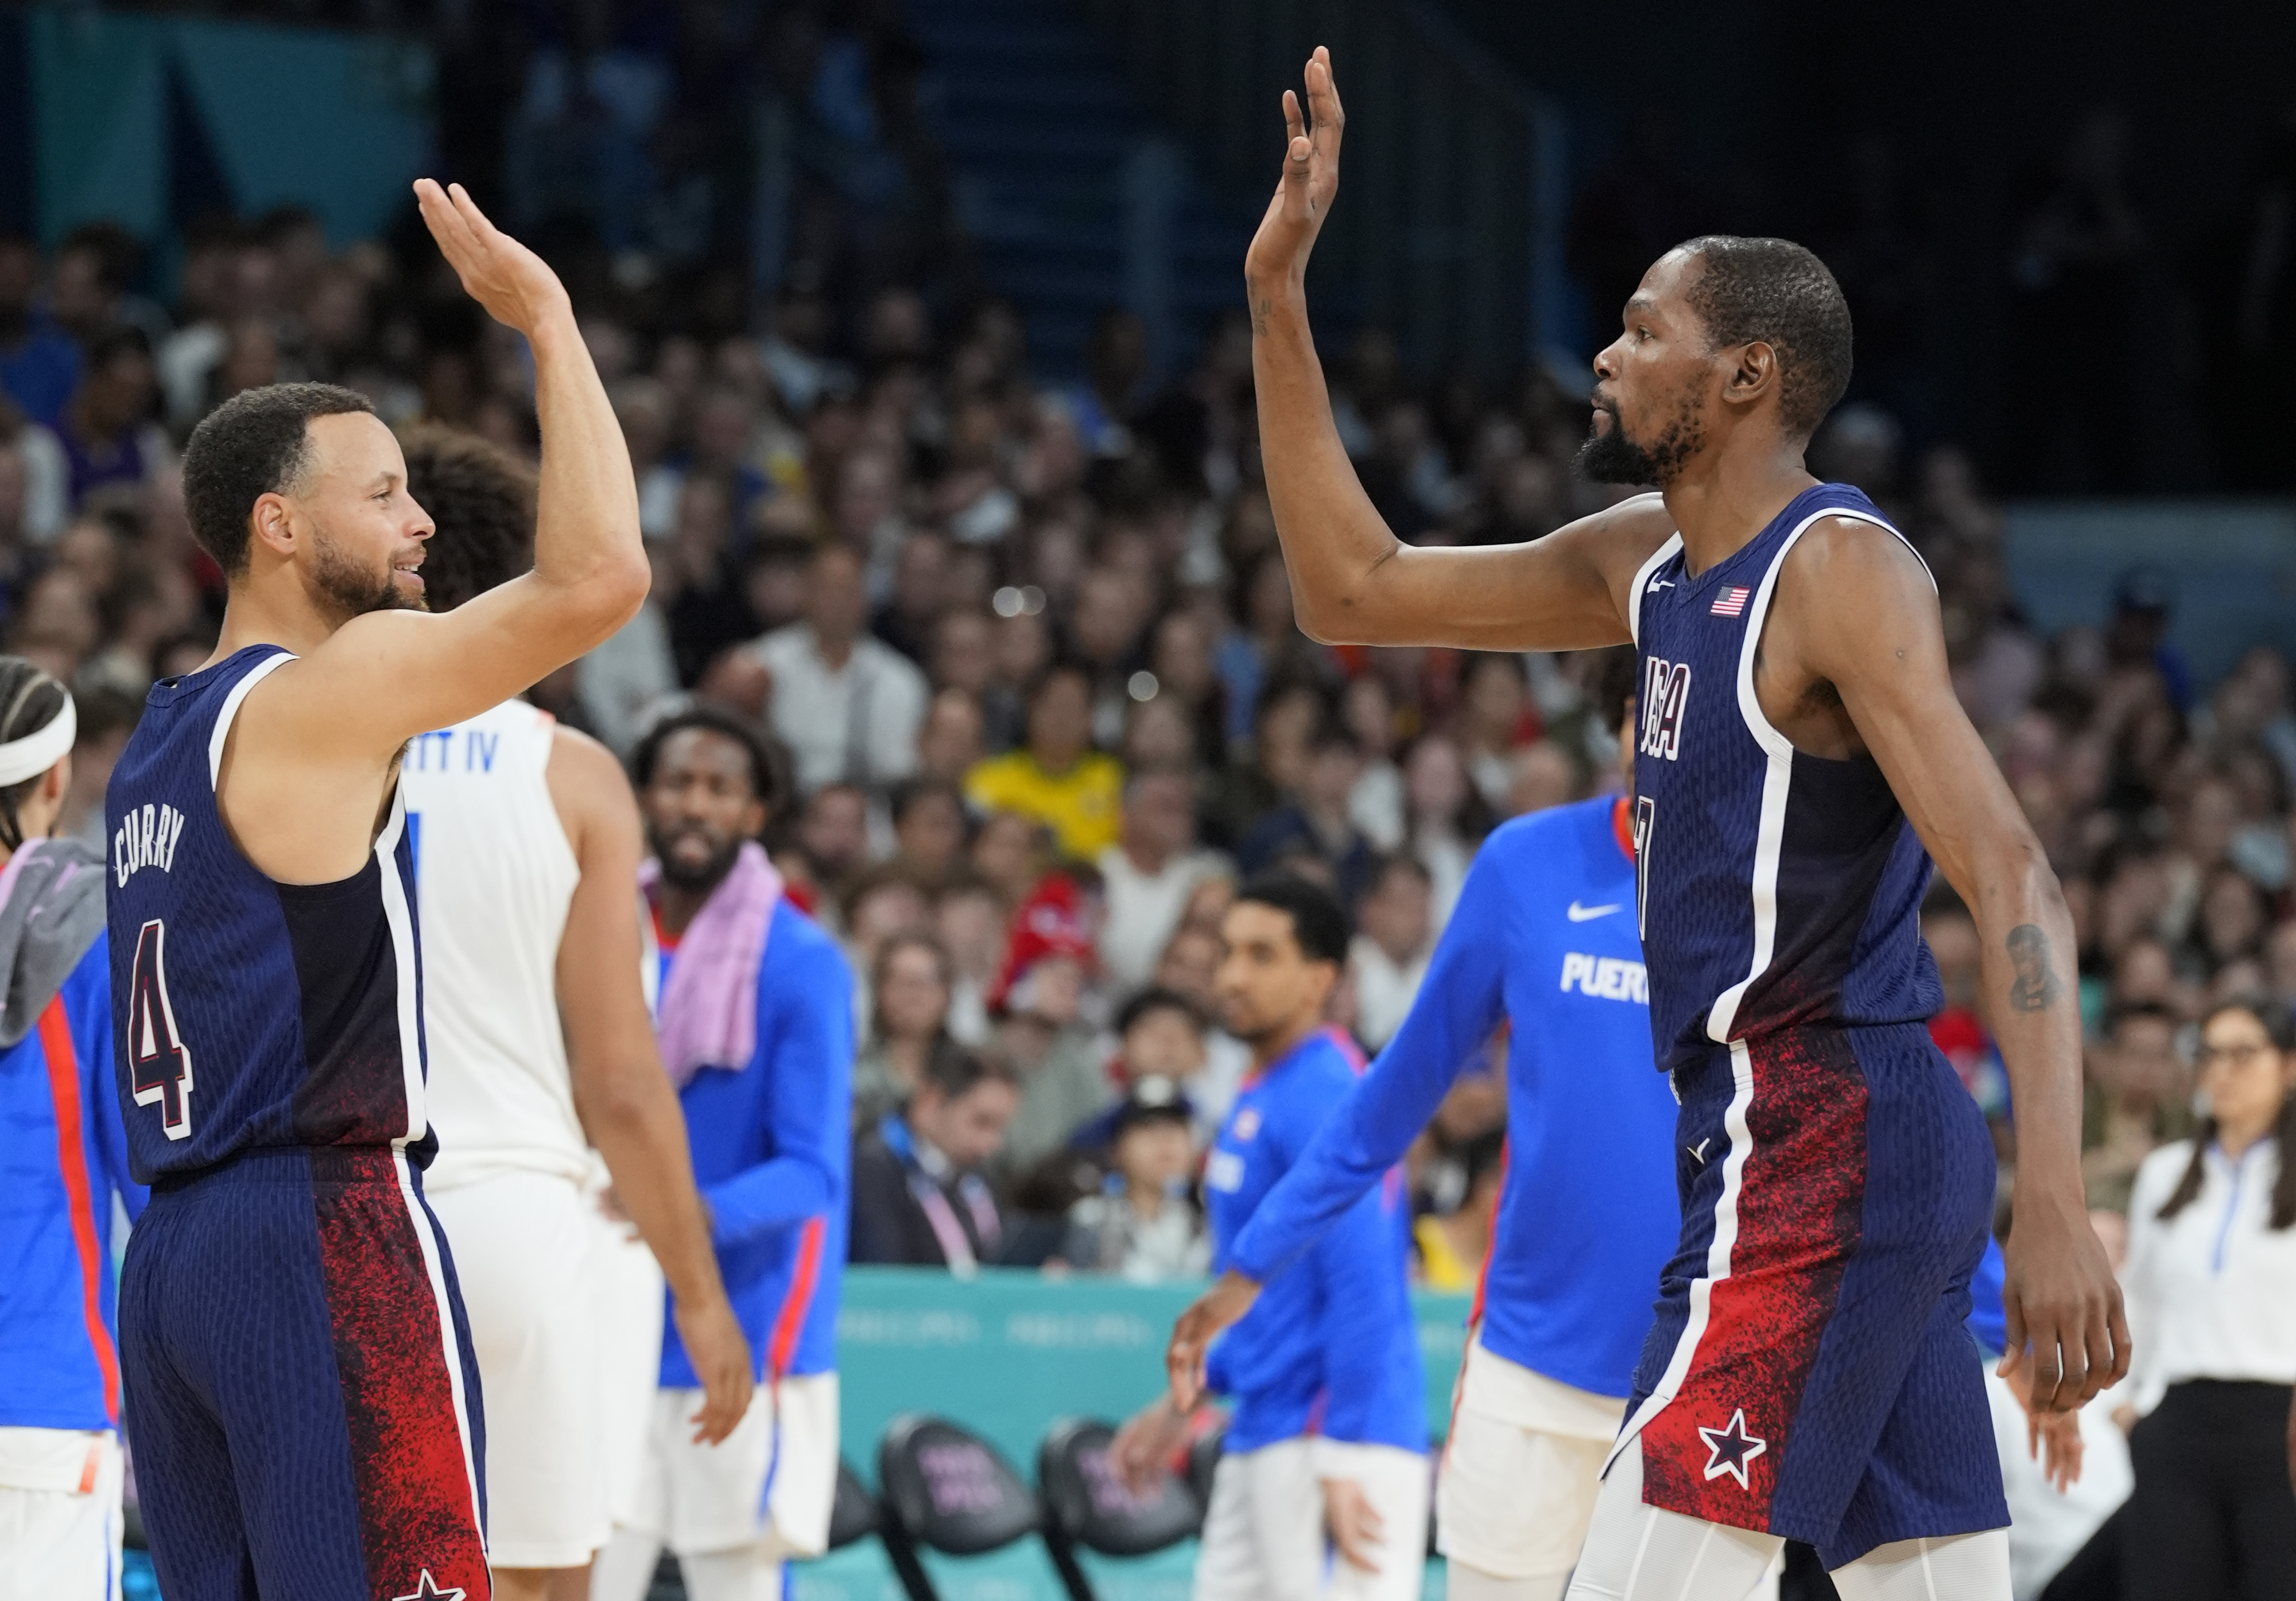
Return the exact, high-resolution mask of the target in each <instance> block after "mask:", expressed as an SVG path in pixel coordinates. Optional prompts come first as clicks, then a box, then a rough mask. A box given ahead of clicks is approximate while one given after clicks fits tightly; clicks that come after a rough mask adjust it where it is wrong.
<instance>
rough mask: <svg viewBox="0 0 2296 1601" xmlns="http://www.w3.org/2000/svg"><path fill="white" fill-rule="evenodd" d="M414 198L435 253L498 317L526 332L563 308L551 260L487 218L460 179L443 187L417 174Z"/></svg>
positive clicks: (560, 287) (561, 287) (564, 301)
mask: <svg viewBox="0 0 2296 1601" xmlns="http://www.w3.org/2000/svg"><path fill="white" fill-rule="evenodd" d="M414 198H415V200H416V202H417V203H418V204H419V205H421V207H422V220H423V222H424V223H426V224H428V225H430V237H431V238H433V239H435V240H437V241H439V253H440V254H442V255H444V256H445V257H447V262H448V263H449V265H452V266H453V267H454V269H455V275H456V276H458V277H460V278H461V279H462V281H463V289H464V290H467V291H468V292H469V294H470V297H471V299H473V300H476V301H477V302H478V303H479V304H480V305H481V306H485V307H486V308H487V312H488V314H489V315H490V316H492V317H493V318H494V319H495V321H496V322H497V323H504V324H506V325H507V326H509V327H512V328H515V329H517V330H518V331H520V332H521V333H526V334H530V333H532V332H533V331H534V330H535V328H536V326H537V324H538V323H541V322H542V320H543V319H544V318H545V317H547V316H549V315H551V314H553V313H557V312H562V311H564V310H565V309H566V307H567V299H566V288H565V286H564V285H563V284H562V283H560V282H558V274H555V273H553V272H552V271H551V270H550V267H549V264H547V263H546V262H545V261H544V260H543V259H542V257H539V256H537V255H536V254H535V253H534V252H533V251H532V250H529V249H527V248H526V247H525V246H524V245H522V244H521V243H519V242H518V241H516V240H514V239H512V237H511V236H510V235H509V234H507V233H504V232H503V231H502V230H501V229H499V228H497V227H496V226H495V225H494V224H492V223H491V222H489V221H488V220H487V214H486V213H485V212H483V211H481V210H480V209H479V207H478V202H477V201H475V200H471V197H470V194H469V192H468V191H466V190H464V189H463V186H462V185H461V184H453V185H451V186H450V187H448V188H445V189H441V188H440V187H439V185H438V184H437V183H436V182H434V181H433V180H431V179H430V178H418V179H416V180H415V182H414Z"/></svg>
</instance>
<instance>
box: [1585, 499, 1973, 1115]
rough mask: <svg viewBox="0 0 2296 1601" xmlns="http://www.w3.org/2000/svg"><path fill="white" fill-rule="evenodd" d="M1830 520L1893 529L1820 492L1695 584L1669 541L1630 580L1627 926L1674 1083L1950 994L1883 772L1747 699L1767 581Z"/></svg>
mask: <svg viewBox="0 0 2296 1601" xmlns="http://www.w3.org/2000/svg"><path fill="white" fill-rule="evenodd" d="M1826 517H1842V518H1849V519H1853V520H1855V521H1858V522H1867V523H1872V524H1874V526H1876V527H1880V528H1883V529H1887V530H1888V531H1889V532H1890V533H1891V534H1892V535H1896V534H1897V530H1896V529H1895V528H1892V527H1890V524H1889V523H1888V522H1886V521H1884V520H1883V519H1882V515H1881V513H1880V512H1879V511H1876V510H1875V509H1874V503H1873V502H1871V501H1869V500H1867V499H1866V496H1865V495H1864V494H1862V493H1860V492H1859V491H1858V490H1857V489H1854V488H1852V487H1850V486H1848V485H1846V484H1820V485H1817V486H1815V487H1814V488H1810V489H1807V490H1805V491H1803V492H1802V493H1801V494H1799V495H1797V496H1795V497H1794V499H1793V500H1792V502H1789V503H1788V505H1787V506H1786V508H1785V510H1784V511H1781V512H1779V513H1778V515H1777V517H1776V519H1775V520H1773V521H1772V522H1771V523H1770V525H1769V527H1767V528H1765V529H1763V530H1762V532H1761V533H1760V534H1759V535H1756V536H1755V538H1754V539H1753V540H1752V541H1751V542H1750V543H1747V544H1746V545H1745V546H1744V547H1743V548H1742V549H1740V550H1738V551H1735V552H1734V553H1733V554H1732V555H1731V556H1729V557H1728V558H1727V559H1726V560H1722V561H1719V562H1717V563H1716V564H1715V565H1714V566H1712V567H1710V568H1708V569H1707V570H1706V571H1704V572H1702V573H1700V574H1699V575H1697V576H1695V577H1693V576H1690V574H1689V573H1688V572H1687V570H1686V569H1685V565H1684V556H1683V546H1682V536H1681V535H1679V534H1677V535H1675V536H1674V537H1672V538H1671V539H1669V540H1668V541H1667V542H1666V543H1664V544H1663V545H1661V546H1660V547H1659V549H1658V551H1657V552H1656V553H1655V554H1653V555H1652V557H1651V559H1650V560H1649V561H1648V562H1647V563H1645V564H1644V567H1643V569H1642V571H1641V572H1639V573H1637V574H1636V577H1635V586H1634V590H1633V592H1632V596H1631V598H1630V600H1629V602H1628V618H1629V623H1630V625H1631V626H1632V628H1633V630H1634V635H1635V645H1636V650H1637V652H1638V653H1639V656H1640V659H1641V678H1640V691H1639V694H1640V700H1639V705H1638V708H1637V709H1638V713H1639V721H1640V731H1639V734H1638V736H1637V739H1636V747H1635V819H1634V829H1635V852H1636V867H1637V883H1636V902H1637V905H1636V915H1637V920H1638V922H1639V924H1640V927H1641V930H1642V939H1643V949H1644V953H1645V957H1644V959H1645V960H1646V961H1647V962H1648V963H1649V970H1650V1001H1651V1033H1652V1040H1653V1042H1654V1043H1655V1045H1656V1047H1657V1052H1658V1066H1660V1067H1661V1069H1664V1070H1667V1071H1669V1072H1671V1071H1673V1070H1675V1069H1677V1068H1680V1067H1684V1066H1689V1065H1691V1064H1693V1063H1694V1062H1697V1061H1699V1060H1701V1059H1702V1058H1703V1057H1704V1055H1705V1054H1706V1053H1707V1052H1708V1051H1710V1050H1712V1048H1713V1047H1714V1046H1715V1045H1717V1044H1720V1043H1726V1042H1729V1041H1734V1040H1744V1039H1753V1038H1759V1037H1760V1036H1762V1035H1764V1034H1767V1033H1775V1032H1777V1031H1779V1030H1783V1029H1792V1028H1800V1027H1802V1026H1806V1025H1840V1026H1851V1025H1877V1024H1892V1023H1910V1022H1917V1021H1920V1020H1922V1019H1923V1018H1926V1017H1929V1016H1931V1014H1932V1013H1933V1012H1935V1011H1936V1010H1937V1009H1938V1007H1939V1003H1940V1001H1941V1000H1942V998H1943V997H1942V993H1941V992H1940V990H1939V984H1938V976H1937V966H1936V964H1935V962H1933V961H1932V960H1931V957H1930V953H1929V949H1928V947H1927V946H1925V945H1924V944H1923V943H1922V937H1921V930H1920V923H1919V913H1920V909H1921V902H1922V894H1923V890H1924V889H1926V888H1927V886H1928V884H1929V877H1930V860H1929V855H1928V854H1927V852H1925V851H1924V850H1923V847H1922V843H1921V841H1920V840H1919V839H1918V838H1917V837H1915V834H1914V830H1913V827H1912V825H1911V824H1910V823H1909V822H1907V820H1906V814H1905V811H1904V808H1902V807H1901V806H1899V805H1898V797H1897V796H1896V795H1895V794H1894V793H1892V792H1891V790H1890V784H1889V780H1887V779H1885V778H1884V777H1883V776H1882V770H1881V767H1880V766H1879V764H1876V763H1875V762H1874V759H1873V758H1872V757H1871V756H1858V757H1856V758H1854V759H1852V760H1849V761H1833V760H1828V759H1826V758H1824V757H1820V756H1810V755H1808V754H1807V753H1805V752H1802V751H1798V750H1796V749H1795V748H1794V747H1793V746H1792V744H1791V743H1790V742H1789V741H1788V740H1787V739H1786V738H1785V736H1784V735H1783V734H1781V733H1780V732H1779V731H1777V730H1776V729H1775V728H1774V727H1772V726H1771V725H1770V723H1769V720H1768V719H1767V717H1765V716H1764V715H1762V708H1761V706H1760V703H1759V700H1758V699H1757V698H1756V697H1755V693H1754V654H1755V648H1756V646H1757V645H1758V643H1759V641H1760V639H1761V634H1762V619H1763V618H1764V617H1766V616H1767V614H1768V610H1769V605H1770V597H1771V596H1772V594H1773V593H1775V591H1776V588H1777V580H1778V568H1779V567H1780V565H1781V564H1782V563H1783V562H1784V560H1785V556H1786V552H1787V551H1791V550H1792V548H1793V546H1794V543H1795V541H1797V540H1799V539H1800V537H1801V535H1802V534H1803V532H1804V531H1805V530H1807V529H1808V527H1809V526H1810V525H1811V524H1812V523H1814V522H1816V521H1817V520H1818V519H1821V518H1826ZM1899 537H1902V535H1899Z"/></svg>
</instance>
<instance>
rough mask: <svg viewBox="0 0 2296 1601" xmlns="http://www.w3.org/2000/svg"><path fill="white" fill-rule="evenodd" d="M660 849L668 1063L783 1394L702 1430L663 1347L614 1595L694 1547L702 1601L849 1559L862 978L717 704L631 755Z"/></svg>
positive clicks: (657, 956) (750, 1313) (747, 739)
mask: <svg viewBox="0 0 2296 1601" xmlns="http://www.w3.org/2000/svg"><path fill="white" fill-rule="evenodd" d="M630 765H631V770H632V772H633V773H634V775H635V778H636V780H637V788H638V802H639V805H640V806H641V807H642V808H643V809H644V813H645V821H646V837H647V843H648V844H649V845H651V846H652V851H653V854H652V857H651V859H649V860H648V862H646V864H645V867H644V871H643V875H642V878H641V883H642V884H643V886H644V893H645V895H646V902H647V905H648V907H649V909H650V911H651V914H652V919H651V927H652V934H653V935H654V942H653V943H654V950H653V951H652V952H650V953H649V954H650V955H651V956H652V966H653V968H654V970H655V971H656V973H657V974H658V975H659V984H660V987H659V991H658V996H657V1001H656V1016H657V1018H658V1020H659V1032H660V1038H661V1058H662V1065H663V1066H665V1067H666V1068H668V1071H669V1076H670V1082H673V1083H675V1084H676V1085H677V1086H678V1099H679V1101H680V1103H681V1104H682V1105H683V1106H684V1107H685V1127H686V1131H687V1134H688V1136H689V1138H690V1139H692V1141H693V1174H694V1177H695V1178H696V1179H697V1180H699V1181H700V1183H701V1198H702V1200H703V1202H704V1203H705V1204H706V1205H708V1207H709V1221H710V1230H711V1238H712V1240H713V1242H714V1243H715V1245H716V1246H717V1262H718V1267H719V1269H720V1270H721V1271H722V1272H723V1273H724V1274H725V1278H726V1289H727V1291H728V1292H729V1293H730V1294H731V1295H732V1296H733V1300H734V1312H735V1314H736V1315H737V1316H738V1317H739V1318H740V1319H741V1321H742V1332H743V1333H744V1334H746V1335H747V1336H749V1340H750V1346H751V1348H752V1349H753V1350H754V1352H755V1353H756V1360H757V1364H758V1366H757V1373H758V1382H759V1384H760V1385H764V1386H766V1387H765V1389H764V1390H763V1392H762V1393H760V1394H759V1395H758V1399H757V1401H755V1402H753V1403H752V1404H751V1406H750V1410H749V1415H748V1416H747V1417H744V1418H743V1419H742V1425H741V1426H740V1427H739V1428H737V1429H735V1430H734V1433H733V1434H732V1436H731V1437H730V1438H728V1439H727V1440H726V1441H725V1442H724V1443H722V1444H719V1445H715V1446H709V1445H703V1444H701V1443H699V1442H695V1441H694V1440H693V1438H692V1431H691V1430H690V1429H689V1428H688V1427H687V1426H686V1423H685V1420H686V1419H687V1418H688V1417H691V1416H692V1414H693V1409H694V1404H695V1401H696V1399H697V1398H696V1397H695V1395H694V1393H693V1386H694V1383H695V1377H694V1372H693V1360H692V1356H691V1353H689V1352H687V1350H686V1349H685V1345H684V1343H683V1342H682V1340H681V1339H680V1337H679V1336H680V1333H681V1331H680V1330H678V1329H676V1328H675V1327H673V1328H671V1329H670V1330H669V1331H668V1333H667V1334H666V1335H665V1336H663V1340H662V1352H661V1386H662V1387H661V1392H660V1395H659V1396H658V1397H657V1398H656V1401H655V1403H654V1407H655V1409H654V1414H653V1419H652V1427H651V1428H650V1429H649V1431H648V1433H647V1436H646V1440H645V1444H644V1457H643V1463H642V1467H641V1471H640V1474H639V1483H638V1485H637V1490H636V1494H635V1500H634V1504H633V1505H632V1506H631V1507H629V1508H627V1510H625V1509H622V1508H617V1517H618V1520H619V1522H618V1525H617V1527H616V1529H615V1531H614V1538H613V1540H612V1543H611V1544H610V1545H608V1546H607V1548H606V1549H605V1550H604V1551H603V1553H601V1554H600V1556H599V1557H598V1564H597V1569H596V1572H595V1576H594V1580H593V1581H592V1587H591V1593H592V1595H593V1596H594V1597H596V1601H640V1597H644V1595H645V1593H646V1590H647V1589H648V1587H649V1585H650V1584H651V1582H652V1576H653V1570H654V1563H655V1560H656V1557H657V1556H658V1555H659V1553H660V1550H661V1548H662V1547H663V1546H664V1545H665V1544H667V1545H668V1547H669V1548H670V1549H671V1550H672V1551H674V1552H676V1554H677V1559H678V1566H679V1567H680V1568H681V1569H682V1570H683V1571H684V1572H685V1589H686V1593H687V1594H688V1595H689V1596H691V1597H693V1601H754V1598H755V1597H769V1596H778V1595H781V1594H782V1593H783V1572H782V1571H781V1564H783V1563H784V1562H786V1561H788V1560H789V1559H790V1558H791V1557H799V1556H820V1555H821V1554H822V1552H823V1551H824V1550H826V1549H827V1548H828V1545H829V1515H830V1510H831V1507H832V1505H833V1504H834V1503H835V1501H836V1498H837V1343H836V1336H837V1303H838V1289H839V1286H840V1281H841V1279H842V1277H843V1272H844V1265H845V1228H846V1213H847V1207H848V1205H849V1199H850V1191H851V1184H850V1162H851V1148H852V1128H853V976H852V974H851V973H850V972H849V970H848V969H847V968H846V965H845V957H844V954H843V953H842V952H840V951H839V950H838V948H837V943H836V942H835V941H834V940H832V939H831V938H830V937H829V935H826V934H824V933H823V932H822V930H821V929H820V928H819V927H816V925H815V924H814V922H813V921H812V919H809V918H808V917H807V916H806V915H805V914H804V913H803V912H801V911H799V910H798V909H797V908H796V907H795V906H794V905H792V904H791V903H790V901H789V898H788V897H787V896H786V895H784V894H783V893H782V881H781V875H780V874H778V873H776V872H775V870H774V866H773V863H772V862H770V861H768V860H767V857H766V853H765V850H764V848H763V847H762V846H760V845H758V843H757V836H758V831H759V830H760V829H763V828H764V827H765V826H766V821H767V818H768V817H769V816H770V815H771V813H772V808H773V806H774V805H775V802H776V801H777V799H778V786H777V784H776V782H775V764H774V762H773V760H772V757H771V756H770V754H769V753H768V751H767V746H766V743H765V740H764V739H763V738H762V737H761V736H760V735H758V733H756V732H755V731H752V730H751V729H750V726H749V725H748V724H747V723H742V721H741V720H740V719H738V718H736V717H734V716H733V715H730V714H727V713H724V712H719V711H715V710H712V709H710V708H709V707H696V708H694V709H693V710H691V711H687V712H682V713H679V714H678V715H675V716H672V717H669V718H667V719H665V720H664V721H663V722H662V723H660V724H659V725H658V726H657V727H655V728H654V730H653V731H652V732H650V733H649V734H647V736H646V737H645V739H644V740H642V741H641V742H640V743H639V745H638V748H637V750H636V751H635V753H634V754H633V755H632V757H631V763H630Z"/></svg>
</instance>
